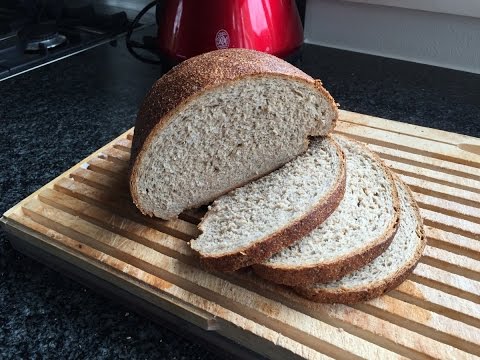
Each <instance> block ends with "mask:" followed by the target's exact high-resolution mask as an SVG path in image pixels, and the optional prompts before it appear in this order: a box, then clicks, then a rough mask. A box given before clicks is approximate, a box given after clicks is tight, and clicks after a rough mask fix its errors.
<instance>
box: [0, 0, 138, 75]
mask: <svg viewBox="0 0 480 360" xmlns="http://www.w3.org/2000/svg"><path fill="white" fill-rule="evenodd" d="M129 26H130V21H129V20H128V19H127V15H126V13H125V12H116V13H113V14H111V13H110V14H105V13H102V12H100V11H99V10H98V9H97V8H96V7H95V6H94V5H93V4H87V5H83V6H79V7H75V6H74V5H68V6H67V5H66V4H65V3H64V2H63V1H59V0H43V1H39V0H23V1H5V2H0V80H4V79H6V78H9V77H12V76H15V75H18V74H20V73H22V72H25V71H29V70H32V69H35V68H37V67H40V66H43V65H46V64H48V63H51V62H54V61H57V60H59V59H62V58H64V57H67V56H70V55H73V54H76V53H78V52H81V51H84V50H87V49H89V48H91V47H94V46H97V45H100V44H103V43H105V42H109V41H111V42H112V44H113V45H115V44H116V42H115V41H116V40H115V39H116V37H117V36H119V35H121V34H124V33H125V32H126V31H127V29H128V27H129ZM55 45H56V46H55Z"/></svg>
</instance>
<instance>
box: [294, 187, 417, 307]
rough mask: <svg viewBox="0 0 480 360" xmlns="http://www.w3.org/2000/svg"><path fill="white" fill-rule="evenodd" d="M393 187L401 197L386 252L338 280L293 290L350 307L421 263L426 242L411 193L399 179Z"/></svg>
mask: <svg viewBox="0 0 480 360" xmlns="http://www.w3.org/2000/svg"><path fill="white" fill-rule="evenodd" d="M396 185H397V189H398V193H399V197H400V209H401V213H400V223H399V227H398V231H397V233H396V235H395V237H394V239H393V241H392V243H391V245H390V246H389V247H388V248H387V250H385V252H384V253H383V254H382V255H380V256H379V257H377V258H376V259H375V260H373V261H372V262H371V263H370V264H368V265H366V266H364V267H363V268H361V269H360V270H357V271H354V272H352V273H350V274H348V275H346V276H344V277H343V278H341V279H339V280H337V281H334V282H331V283H326V284H315V285H312V286H308V287H296V288H295V289H296V291H298V292H299V293H300V294H302V295H303V296H306V297H308V298H310V299H312V300H315V301H319V302H329V303H346V304H351V303H355V302H359V301H365V300H369V299H372V298H374V297H377V296H380V295H382V294H383V293H385V292H387V291H389V290H391V289H393V288H395V287H396V286H398V285H399V284H400V283H402V282H403V281H404V280H405V279H406V278H407V276H408V275H409V274H410V272H411V271H412V270H413V269H414V268H415V265H416V264H417V262H418V261H419V260H420V257H421V255H422V252H423V249H424V248H425V244H426V240H425V234H424V231H423V226H422V219H421V218H420V215H419V211H418V207H417V205H416V204H415V201H414V200H413V197H412V194H411V193H410V190H409V189H408V188H407V186H406V185H405V184H403V183H402V182H401V181H400V180H398V179H396Z"/></svg>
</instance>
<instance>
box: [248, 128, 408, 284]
mask: <svg viewBox="0 0 480 360" xmlns="http://www.w3.org/2000/svg"><path fill="white" fill-rule="evenodd" d="M334 139H335V140H336V141H337V143H338V144H339V145H340V147H341V149H342V150H343V152H344V154H345V159H346V168H347V175H346V179H347V180H346V189H345V195H344V197H343V199H342V201H341V202H340V204H339V206H338V208H337V209H336V210H335V212H334V213H333V214H332V215H331V216H330V217H329V218H328V219H327V220H326V221H325V222H323V223H322V224H321V225H320V226H319V227H318V228H316V229H315V230H313V231H312V232H311V233H309V234H308V235H306V236H305V237H303V238H302V239H301V240H300V241H298V242H296V243H294V244H292V245H290V246H289V247H287V248H285V249H283V250H282V251H280V252H279V253H277V254H275V255H274V256H272V257H271V258H270V259H268V260H267V261H265V262H264V263H261V264H257V265H254V267H253V268H254V270H255V272H256V273H257V274H258V275H260V276H261V277H264V278H266V279H268V280H271V281H274V282H276V283H280V284H284V285H290V286H296V285H298V284H308V283H315V282H326V281H332V280H335V279H338V278H340V277H342V276H344V275H345V274H347V273H349V272H351V271H353V270H356V269H358V268H360V267H362V266H364V265H366V264H367V263H369V262H370V261H372V260H373V259H374V258H375V257H377V256H378V255H380V254H381V253H382V252H383V250H384V249H385V248H386V247H387V246H388V245H389V244H390V242H391V240H392V238H393V236H394V234H395V231H396V230H397V225H398V216H399V206H398V197H397V191H396V189H395V185H394V182H393V179H392V176H391V174H390V171H389V170H388V169H387V168H386V167H385V166H384V165H383V163H382V162H381V161H380V159H378V157H376V156H375V155H374V154H373V153H372V152H370V151H369V150H368V149H367V148H366V147H364V146H363V145H361V144H360V143H358V142H356V141H353V140H348V139H346V138H344V137H339V136H338V137H337V136H336V137H334Z"/></svg>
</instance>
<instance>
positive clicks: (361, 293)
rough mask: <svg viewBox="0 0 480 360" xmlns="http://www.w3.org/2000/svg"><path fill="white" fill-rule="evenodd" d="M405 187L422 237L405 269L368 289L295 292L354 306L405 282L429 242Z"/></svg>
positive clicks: (302, 289)
mask: <svg viewBox="0 0 480 360" xmlns="http://www.w3.org/2000/svg"><path fill="white" fill-rule="evenodd" d="M394 177H395V181H399V182H401V180H399V179H398V178H397V177H396V176H394ZM402 184H403V182H402ZM403 186H404V187H405V188H406V189H407V193H408V197H409V200H410V201H409V203H410V205H411V206H412V207H413V208H414V209H415V213H416V217H417V230H416V232H417V234H418V236H419V237H420V241H419V244H418V246H417V249H416V251H415V255H414V256H413V257H412V259H410V261H409V262H408V263H407V264H406V265H405V266H404V267H403V268H401V269H399V270H398V271H397V272H395V273H394V274H392V275H391V276H390V277H388V278H386V279H382V280H380V281H377V282H375V283H372V284H370V285H369V286H366V287H358V288H353V289H315V288H312V287H298V286H297V287H294V290H295V291H296V292H297V293H298V294H300V295H302V296H304V297H306V298H308V299H310V300H313V301H316V302H322V303H341V304H354V303H357V302H360V301H367V300H371V299H373V298H376V297H379V296H381V295H383V294H385V293H386V292H388V291H390V290H392V289H394V288H396V287H397V286H398V285H400V284H401V283H402V282H404V281H405V280H406V279H407V278H408V276H409V275H410V273H411V272H412V271H413V270H414V269H415V267H416V266H417V264H418V262H419V261H420V258H421V257H422V253H423V250H424V249H425V246H426V244H427V240H426V235H425V231H424V228H423V223H422V218H421V216H420V210H419V208H418V205H417V203H416V202H415V200H414V198H413V195H412V193H411V190H410V189H409V188H408V186H406V185H405V184H403Z"/></svg>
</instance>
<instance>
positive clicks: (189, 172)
mask: <svg viewBox="0 0 480 360" xmlns="http://www.w3.org/2000/svg"><path fill="white" fill-rule="evenodd" d="M252 53H253V54H252ZM222 54H223V55H222ZM204 58H206V60H205V59H204ZM208 59H210V61H208V62H207V60H208ZM242 59H243V60H242ZM242 61H243V62H242ZM247 61H249V63H248V64H247ZM278 63H280V65H281V66H278V65H279V64H278ZM235 64H236V67H235ZM255 64H258V66H257V67H255ZM269 64H270V65H269ZM268 66H269V67H268ZM275 66H277V67H275ZM269 68H271V70H270V71H267V70H268V69H269ZM214 75H215V76H216V77H215V76H214ZM179 82H180V83H182V84H183V86H180V85H179V84H178V83H179ZM169 99H171V101H170V100H169ZM172 104H176V106H175V107H173V108H171V107H172ZM170 108H171V109H170ZM168 109H170V110H169V111H168V112H166V110H168ZM336 118H337V108H336V106H335V104H334V102H333V99H332V98H331V96H330V95H329V94H328V92H326V91H325V90H324V89H323V88H322V86H321V83H320V82H319V81H315V80H313V79H312V78H310V77H309V76H308V75H306V74H303V73H302V72H301V71H300V70H298V69H296V68H294V67H293V66H291V65H289V64H288V63H285V64H284V61H283V60H280V59H277V58H274V57H272V56H270V55H267V54H262V53H257V52H252V51H249V50H243V49H242V50H240V49H236V50H233V49H232V50H225V51H223V52H222V51H220V54H217V53H216V52H214V53H213V55H212V53H210V54H205V55H202V56H200V59H196V58H195V59H190V60H188V61H186V62H185V63H182V64H181V65H179V66H178V67H177V68H175V69H174V70H172V72H170V73H168V74H166V75H165V76H164V78H162V79H160V80H159V82H158V83H157V84H155V86H154V88H153V89H152V91H151V93H150V94H149V96H148V97H147V98H146V100H145V102H144V104H143V105H142V108H141V110H140V113H139V115H138V119H137V123H136V128H135V135H134V140H133V142H134V144H133V150H132V171H131V178H130V190H131V194H132V198H133V200H134V202H135V203H136V205H137V206H138V208H139V209H140V210H141V211H142V212H143V213H144V214H148V215H151V216H157V217H160V218H163V219H169V218H173V217H175V216H177V215H178V214H180V213H181V212H182V211H183V210H185V209H188V208H194V207H198V206H200V205H204V204H208V203H210V202H211V201H213V200H214V199H216V198H217V197H219V196H220V195H222V194H225V193H227V192H228V191H230V190H232V189H234V188H236V187H239V186H242V185H244V184H246V183H248V182H249V181H251V180H253V179H256V178H259V177H261V176H263V175H265V174H267V173H269V172H271V171H273V170H275V169H277V168H279V167H280V166H282V165H283V164H285V163H286V162H288V161H290V160H292V159H293V158H295V157H296V156H298V155H299V154H301V153H303V152H305V151H306V149H307V146H308V136H311V135H326V134H328V133H329V132H330V131H331V130H332V128H333V126H334V124H335V121H336ZM152 123H156V124H155V125H152Z"/></svg>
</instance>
